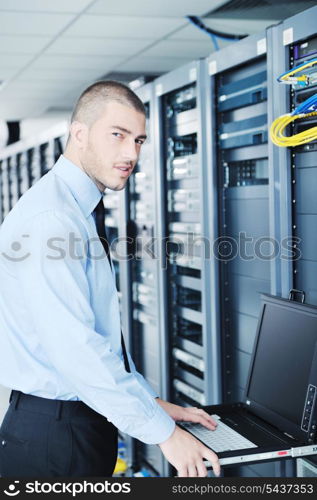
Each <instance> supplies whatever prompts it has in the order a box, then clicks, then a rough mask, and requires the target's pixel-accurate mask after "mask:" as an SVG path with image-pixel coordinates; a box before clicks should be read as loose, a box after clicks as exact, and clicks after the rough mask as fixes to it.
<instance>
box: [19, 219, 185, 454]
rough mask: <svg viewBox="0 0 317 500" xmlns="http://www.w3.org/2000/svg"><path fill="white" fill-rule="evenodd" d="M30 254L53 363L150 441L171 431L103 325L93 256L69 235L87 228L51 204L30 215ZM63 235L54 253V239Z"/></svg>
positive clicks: (34, 311)
mask: <svg viewBox="0 0 317 500" xmlns="http://www.w3.org/2000/svg"><path fill="white" fill-rule="evenodd" d="M23 230H24V231H25V232H26V233H27V234H28V238H27V242H26V246H27V248H26V250H27V255H28V257H27V258H25V259H24V260H22V261H21V262H15V263H14V271H15V276H16V278H17V280H18V282H19V285H20V287H21V290H22V293H23V297H24V300H25V304H26V308H27V310H28V311H29V313H30V315H31V317H32V321H33V323H34V329H35V331H36V334H37V336H38V339H39V342H40V344H41V346H42V348H43V350H44V351H45V353H46V355H47V358H48V360H49V361H50V363H51V365H52V367H54V369H55V370H56V372H57V373H58V374H59V376H60V377H61V378H62V379H63V380H65V382H67V384H68V386H69V387H70V388H72V390H73V391H74V393H75V394H76V395H77V396H78V398H79V399H80V400H81V401H83V402H84V403H86V404H87V405H88V406H90V407H91V408H93V409H94V410H95V411H97V412H98V413H100V414H102V415H104V416H105V417H106V418H107V419H108V420H109V421H111V422H112V423H113V424H114V425H115V426H116V427H117V428H118V429H119V430H121V431H122V432H124V433H127V434H129V435H131V436H133V437H135V438H137V439H139V440H141V441H143V442H144V443H148V444H158V443H161V442H163V441H165V440H166V439H168V438H169V437H170V436H171V434H172V432H173V430H174V427H175V423H174V421H173V420H172V419H171V417H170V416H169V415H168V414H167V413H166V412H165V411H164V410H163V409H162V408H161V407H160V406H159V405H158V404H157V402H156V401H155V399H154V397H155V396H156V394H155V392H154V391H153V390H152V389H151V388H150V387H149V386H148V384H147V383H146V382H145V381H144V379H143V377H142V376H141V375H140V374H138V373H137V372H136V370H135V367H134V365H133V370H132V372H131V373H127V372H126V371H125V368H124V363H123V362H122V359H121V357H120V356H119V355H118V353H116V352H113V350H112V348H111V343H110V339H109V338H107V336H106V335H102V334H101V333H100V332H99V333H98V331H96V329H95V316H94V311H93V309H92V307H91V301H90V289H89V282H88V279H87V274H86V265H87V262H86V259H76V258H74V257H73V256H71V255H70V252H68V251H67V245H66V244H65V245H64V247H63V245H62V243H63V242H65V243H66V242H67V241H68V240H69V234H70V232H72V233H73V234H74V235H75V237H77V238H78V239H82V236H83V235H82V233H81V232H80V231H79V228H78V227H77V226H76V224H74V222H73V221H72V219H71V218H70V217H68V216H65V215H64V214H62V213H59V212H56V211H53V210H52V211H46V212H44V213H42V214H38V215H37V216H36V217H34V218H33V219H31V220H30V221H28V223H27V227H24V228H23ZM51 238H54V241H58V242H59V243H60V248H63V251H62V250H61V251H60V253H59V257H58V258H57V257H56V256H55V257H53V258H52V257H51V256H50V255H49V252H48V242H52V240H51Z"/></svg>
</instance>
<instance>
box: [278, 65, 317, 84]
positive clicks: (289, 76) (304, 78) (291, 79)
mask: <svg viewBox="0 0 317 500" xmlns="http://www.w3.org/2000/svg"><path fill="white" fill-rule="evenodd" d="M316 65H317V59H311V60H310V61H307V62H306V63H303V64H300V65H299V66H296V67H295V68H293V69H291V70H288V71H286V72H285V73H283V74H282V75H281V76H279V77H278V79H277V80H278V81H279V82H280V83H289V84H291V85H294V84H298V85H304V86H306V85H309V84H312V83H316V75H315V74H314V75H298V76H296V75H297V73H299V72H302V71H304V70H305V69H308V68H312V67H313V66H316Z"/></svg>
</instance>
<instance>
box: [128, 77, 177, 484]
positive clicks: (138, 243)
mask: <svg viewBox="0 0 317 500" xmlns="http://www.w3.org/2000/svg"><path fill="white" fill-rule="evenodd" d="M137 94H138V96H139V97H140V99H141V100H142V101H143V103H144V105H145V109H146V133H147V139H146V142H145V144H144V145H143V146H142V150H141V154H140V158H139V161H138V163H137V165H136V167H135V170H134V173H133V175H132V176H131V178H130V180H129V183H128V185H127V188H126V190H125V198H124V206H123V207H122V212H121V213H122V220H123V225H122V228H123V229H124V230H125V233H124V234H123V233H122V236H124V239H125V241H126V244H127V250H126V259H125V262H124V263H123V266H122V273H121V283H122V288H123V289H124V290H125V296H124V297H122V303H123V320H122V321H123V325H124V326H125V330H126V332H127V337H128V344H129V348H130V351H131V353H132V356H133V360H134V362H135V364H136V367H137V369H138V371H139V372H140V373H142V375H143V376H144V377H145V378H146V380H147V381H148V382H149V384H150V385H151V386H152V387H153V389H154V390H155V391H156V392H157V394H158V395H159V396H160V397H164V394H165V393H166V389H165V386H166V384H167V381H166V379H165V377H164V375H163V373H164V372H162V370H161V360H162V357H164V356H165V351H163V349H162V343H161V336H162V330H161V328H160V322H159V311H160V308H159V293H158V289H157V281H158V273H159V262H158V258H157V224H156V220H157V213H156V212H157V203H156V188H155V187H156V183H155V176H156V168H157V167H156V164H155V134H154V87H153V85H152V84H151V83H149V84H147V85H145V86H143V87H142V88H140V89H138V90H137ZM126 443H127V445H128V448H129V456H130V460H131V462H132V464H133V469H134V470H143V471H146V474H148V475H150V476H164V475H166V462H165V460H164V458H163V455H162V453H161V452H160V449H159V448H158V447H157V446H149V445H146V444H144V443H141V442H139V441H137V440H132V439H129V438H128V437H126Z"/></svg>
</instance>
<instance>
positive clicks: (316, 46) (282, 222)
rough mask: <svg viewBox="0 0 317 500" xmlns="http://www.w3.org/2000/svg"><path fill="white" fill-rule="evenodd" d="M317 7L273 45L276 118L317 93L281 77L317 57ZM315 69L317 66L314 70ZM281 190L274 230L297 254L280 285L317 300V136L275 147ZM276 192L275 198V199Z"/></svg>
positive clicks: (305, 123)
mask: <svg viewBox="0 0 317 500" xmlns="http://www.w3.org/2000/svg"><path fill="white" fill-rule="evenodd" d="M316 18H317V7H312V8H311V9H308V10H307V11H305V12H302V13H300V14H298V15H296V16H293V17H291V18H289V19H287V20H285V21H284V23H282V24H281V25H280V26H279V27H276V29H275V32H274V38H273V40H272V45H273V46H274V54H275V55H276V58H275V59H274V60H273V64H272V76H273V82H272V90H271V92H272V100H271V105H272V106H271V121H273V119H275V118H277V117H278V116H280V115H282V114H285V113H289V112H291V111H292V110H293V109H295V107H297V106H298V104H299V103H300V102H302V101H304V100H306V99H307V98H308V97H309V96H310V95H313V94H316V93H317V85H316V83H313V84H310V85H307V86H305V87H299V86H296V85H295V86H294V87H290V86H286V85H282V84H280V83H277V81H276V78H277V77H278V76H279V75H281V74H282V73H284V72H286V71H288V70H289V69H291V68H292V67H295V66H298V65H299V64H301V63H302V62H304V61H309V60H311V59H315V58H316V57H317V30H316V22H315V20H316ZM312 71H313V72H314V71H315V73H317V72H316V70H312ZM314 125H316V121H314V120H312V119H306V120H300V121H298V122H295V124H294V126H293V127H292V130H291V131H290V132H289V133H297V132H299V131H301V130H302V129H303V128H306V127H311V126H314ZM271 149H272V158H273V161H274V165H275V175H276V179H278V180H279V189H278V190H275V191H274V193H272V199H273V202H274V204H275V206H277V207H280V208H281V210H280V213H281V216H280V218H278V217H277V216H276V217H275V218H274V230H275V232H276V234H278V235H279V238H280V240H281V241H283V239H284V240H288V241H289V242H291V244H292V246H291V247H290V252H289V255H290V257H291V258H288V259H284V260H283V261H280V262H279V267H278V269H277V272H276V274H277V280H276V282H277V283H278V284H279V285H278V286H277V290H278V291H280V293H281V294H282V295H283V296H284V297H287V296H288V292H289V290H290V289H291V288H295V289H299V290H303V291H304V292H305V295H306V302H307V303H310V304H314V305H316V304H317V285H316V282H317V259H316V255H315V247H316V234H315V231H314V228H315V227H316V223H317V204H316V190H317V160H316V150H317V141H314V142H310V143H308V144H306V145H304V146H297V147H294V148H279V147H277V146H273V145H272V146H271ZM273 196H274V198H273Z"/></svg>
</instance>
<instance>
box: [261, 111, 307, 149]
mask: <svg viewBox="0 0 317 500" xmlns="http://www.w3.org/2000/svg"><path fill="white" fill-rule="evenodd" d="M310 116H317V112H312V113H301V114H298V115H293V114H290V113H289V114H286V115H282V116H279V117H278V118H276V120H274V122H273V123H272V125H271V128H270V138H271V140H272V141H273V142H274V144H276V145H277V146H282V147H294V146H301V145H302V144H307V143H308V142H311V141H315V140H316V139H317V127H311V128H309V129H308V130H303V132H299V133H298V134H295V135H292V136H286V135H284V134H283V132H284V131H285V129H286V127H287V126H288V125H290V124H291V123H292V122H294V121H295V120H298V119H300V118H309V117H310Z"/></svg>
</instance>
